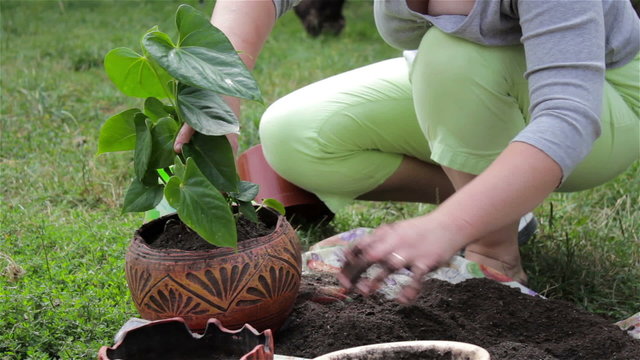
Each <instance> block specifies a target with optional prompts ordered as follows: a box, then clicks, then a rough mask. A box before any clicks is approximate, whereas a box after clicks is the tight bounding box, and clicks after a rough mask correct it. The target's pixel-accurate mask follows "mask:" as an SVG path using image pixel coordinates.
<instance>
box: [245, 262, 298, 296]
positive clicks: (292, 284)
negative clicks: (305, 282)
mask: <svg viewBox="0 0 640 360" xmlns="http://www.w3.org/2000/svg"><path fill="white" fill-rule="evenodd" d="M258 283H259V284H260V287H259V288H258V287H254V286H250V287H249V288H248V289H247V294H249V295H252V296H255V297H256V298H257V299H254V300H239V301H238V302H237V303H236V305H238V306H251V305H255V304H257V303H259V302H261V301H264V300H267V299H272V298H275V297H277V296H280V295H282V294H286V293H287V292H290V291H295V290H296V289H297V287H298V283H299V279H298V277H297V276H296V275H295V274H294V273H293V272H291V271H289V270H288V269H285V268H284V267H279V268H278V269H277V270H276V268H275V267H274V266H271V267H269V279H267V278H266V277H264V276H263V275H259V276H258Z"/></svg>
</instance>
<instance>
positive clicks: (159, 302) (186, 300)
mask: <svg viewBox="0 0 640 360" xmlns="http://www.w3.org/2000/svg"><path fill="white" fill-rule="evenodd" d="M144 306H145V307H147V308H148V309H149V310H151V311H153V312H155V313H156V314H158V316H160V317H161V318H167V317H175V316H178V315H183V316H184V315H203V314H206V313H207V312H208V311H207V310H206V309H203V308H201V306H202V303H200V302H198V301H197V300H195V299H194V298H193V297H192V296H189V295H185V294H183V293H182V292H180V291H177V290H176V289H173V288H171V287H169V286H167V287H166V290H164V291H163V290H162V289H158V290H156V292H155V293H153V294H151V295H149V301H148V302H146V303H145V304H144Z"/></svg>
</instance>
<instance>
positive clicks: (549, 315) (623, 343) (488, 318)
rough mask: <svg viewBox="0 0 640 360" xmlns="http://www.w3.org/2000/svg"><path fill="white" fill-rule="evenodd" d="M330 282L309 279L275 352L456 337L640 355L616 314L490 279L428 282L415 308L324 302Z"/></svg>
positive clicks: (567, 353) (513, 350) (579, 354)
mask: <svg viewBox="0 0 640 360" xmlns="http://www.w3.org/2000/svg"><path fill="white" fill-rule="evenodd" d="M325 286H337V282H336V281H335V277H334V276H333V275H328V274H327V275H319V274H306V275H304V276H303V279H302V285H301V289H300V294H299V296H298V300H297V303H296V305H295V308H294V310H293V312H292V314H291V315H290V317H289V319H288V322H287V323H286V324H285V326H284V327H283V328H282V329H281V330H280V332H279V333H278V335H277V336H276V344H275V350H276V353H277V354H283V355H292V356H300V357H306V358H313V357H316V356H320V355H322V354H326V353H330V352H333V351H336V350H339V349H345V348H350V347H356V346H361V345H368V344H375V343H382V342H393V341H408V340H451V341H459V342H467V343H471V344H475V345H478V346H481V347H484V348H485V349H487V350H488V351H489V352H490V354H491V359H492V360H512V359H513V360H515V359H544V360H553V359H576V360H577V359H580V360H589V359H593V360H596V359H597V360H601V359H620V360H622V359H625V360H628V359H640V341H637V340H634V339H632V338H631V337H629V336H628V335H627V334H626V333H625V332H623V331H622V330H620V329H619V328H618V327H616V326H614V325H612V324H611V323H612V321H611V320H610V319H604V318H602V317H600V316H598V315H595V314H591V313H589V312H586V311H583V310H580V309H578V308H576V307H575V306H574V305H573V304H571V303H568V302H563V301H558V300H545V299H543V298H539V297H533V296H529V295H525V294H522V293H520V291H519V290H517V289H513V288H510V287H508V286H505V285H503V284H500V283H497V282H495V281H493V280H489V279H472V280H467V281H464V282H462V283H459V284H456V285H454V284H450V283H447V282H444V281H440V280H429V281H427V282H426V283H425V285H424V288H423V292H422V294H421V296H420V298H419V299H418V300H417V301H416V303H414V304H412V305H401V304H398V303H396V302H395V301H392V300H386V299H384V298H382V297H381V296H372V297H368V298H366V297H362V296H359V295H352V296H351V298H352V300H347V301H335V302H326V301H322V302H323V303H322V304H321V303H318V302H317V300H318V299H324V300H326V297H322V296H319V294H318V289H319V288H322V287H325ZM312 299H315V300H316V301H312Z"/></svg>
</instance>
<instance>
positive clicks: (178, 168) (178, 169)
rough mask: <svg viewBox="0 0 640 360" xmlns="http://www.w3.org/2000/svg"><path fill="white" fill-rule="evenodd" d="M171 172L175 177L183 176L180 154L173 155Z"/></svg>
mask: <svg viewBox="0 0 640 360" xmlns="http://www.w3.org/2000/svg"><path fill="white" fill-rule="evenodd" d="M172 170H173V174H174V175H175V176H177V177H179V178H180V179H183V178H184V170H185V169H184V163H183V162H182V160H181V159H180V156H177V155H176V157H175V160H174V162H173V169H172Z"/></svg>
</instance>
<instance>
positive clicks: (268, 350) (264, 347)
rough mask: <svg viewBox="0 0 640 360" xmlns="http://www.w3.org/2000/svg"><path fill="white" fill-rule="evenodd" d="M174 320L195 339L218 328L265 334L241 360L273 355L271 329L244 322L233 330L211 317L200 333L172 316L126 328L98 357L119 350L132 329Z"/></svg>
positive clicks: (227, 331) (231, 332)
mask: <svg viewBox="0 0 640 360" xmlns="http://www.w3.org/2000/svg"><path fill="white" fill-rule="evenodd" d="M173 322H176V323H182V325H184V328H185V331H187V332H188V333H189V334H190V335H191V336H192V337H193V338H195V339H201V338H203V337H205V336H206V334H207V333H209V332H212V331H215V329H216V328H217V329H218V330H219V331H221V332H223V333H227V334H232V335H235V334H239V333H242V332H246V331H249V332H250V333H251V334H253V335H254V336H256V337H261V336H264V340H265V343H264V344H258V345H256V346H255V347H253V348H252V349H251V350H250V351H248V352H247V353H245V355H244V356H243V357H242V358H241V360H242V359H247V358H248V357H249V355H255V354H257V353H259V352H261V351H262V352H263V355H265V356H267V357H268V356H269V355H273V353H274V340H273V332H272V331H271V329H266V330H264V331H261V332H260V331H258V330H256V329H255V328H254V327H253V326H251V324H244V325H243V326H242V327H241V328H240V329H236V330H231V329H228V328H226V327H225V326H224V325H222V323H221V322H220V320H218V319H216V318H210V319H209V320H207V324H206V325H205V330H204V332H203V333H202V334H198V333H194V332H192V331H191V329H189V326H188V325H187V322H186V321H185V320H184V319H183V318H181V317H172V318H167V319H160V320H154V321H149V322H147V323H144V324H140V325H139V326H136V327H133V328H131V329H128V330H126V331H125V332H123V333H122V335H121V336H120V338H119V339H118V340H117V342H116V343H115V344H114V345H112V346H102V347H101V348H100V350H99V351H98V359H100V360H102V359H105V360H107V359H109V358H108V356H107V351H109V350H111V351H115V350H117V349H118V348H119V347H120V346H122V344H123V343H124V342H125V341H126V337H127V334H129V333H130V332H132V331H135V330H136V329H139V328H141V327H146V326H154V325H158V324H163V323H173Z"/></svg>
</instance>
